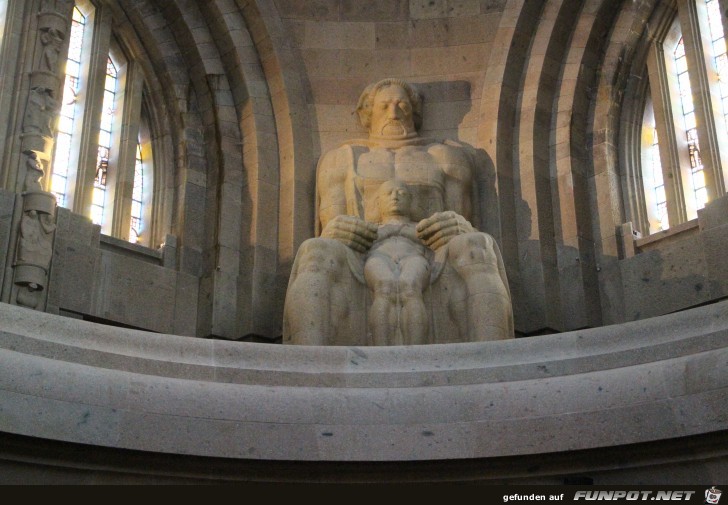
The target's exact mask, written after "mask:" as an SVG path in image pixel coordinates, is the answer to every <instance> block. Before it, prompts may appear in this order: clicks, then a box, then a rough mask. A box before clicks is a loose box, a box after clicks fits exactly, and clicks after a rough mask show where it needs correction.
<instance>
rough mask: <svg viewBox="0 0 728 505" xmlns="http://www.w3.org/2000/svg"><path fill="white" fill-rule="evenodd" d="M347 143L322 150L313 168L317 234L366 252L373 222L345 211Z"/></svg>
mask: <svg viewBox="0 0 728 505" xmlns="http://www.w3.org/2000/svg"><path fill="white" fill-rule="evenodd" d="M349 156H350V151H349V149H348V147H340V148H338V149H334V150H332V151H329V152H328V153H326V155H325V156H324V157H323V158H322V159H321V162H320V163H319V166H318V170H317V178H316V184H317V188H318V195H319V197H318V206H319V207H318V213H319V220H320V222H321V237H323V238H331V239H335V240H338V241H339V242H341V243H343V244H344V245H346V246H347V247H350V248H352V249H353V250H355V251H358V252H366V251H367V250H368V249H369V248H370V247H371V245H372V243H373V242H374V241H375V240H376V238H377V226H376V225H375V224H373V223H368V222H366V221H364V220H363V219H360V218H359V217H357V216H350V215H348V214H347V202H346V176H347V170H348V167H349V164H350V161H349V159H348V158H349Z"/></svg>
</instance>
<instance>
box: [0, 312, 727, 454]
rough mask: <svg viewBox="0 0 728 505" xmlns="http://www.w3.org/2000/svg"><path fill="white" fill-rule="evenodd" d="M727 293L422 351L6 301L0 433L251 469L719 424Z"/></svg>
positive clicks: (621, 440) (536, 449)
mask: <svg viewBox="0 0 728 505" xmlns="http://www.w3.org/2000/svg"><path fill="white" fill-rule="evenodd" d="M727 400H728V301H723V302H720V303H716V304H712V305H708V306H704V307H699V308H694V309H691V310H688V311H684V312H680V313H676V314H671V315H667V316H661V317H657V318H653V319H647V320H642V321H637V322H633V323H627V324H622V325H616V326H606V327H601V328H595V329H590V330H583V331H574V332H567V333H561V334H557V335H550V336H541V337H533V338H526V339H517V340H508V341H499V342H485V343H468V344H449V345H426V346H414V347H367V348H350V347H309V346H281V345H270V344H255V343H240V342H229V341H221V340H201V339H193V338H187V337H180V336H173V335H162V334H154V333H148V332H144V331H137V330H129V329H123V328H116V327H110V326H103V325H99V324H94V323H89V322H84V321H79V320H75V319H70V318H63V317H58V316H54V315H50V314H45V313H40V312H36V311H31V310H27V309H24V308H22V307H16V306H11V305H7V304H0V432H5V433H11V434H16V435H27V436H31V437H38V438H42V439H51V440H58V441H67V442H75V443H83V444H93V445H96V446H105V447H112V448H126V449H138V450H144V451H155V452H162V453H173V454H187V455H199V456H216V457H223V458H238V459H253V460H297V461H370V462H372V461H404V460H445V459H468V458H487V457H497V456H518V455H529V454H544V453H552V452H563V451H572V450H579V449H589V448H599V447H610V446H617V445H623V444H634V443H639V442H648V441H658V440H669V439H676V438H681V437H687V436H690V435H699V434H709V433H713V432H719V431H721V430H726V429H727V428H728V409H726V408H725V405H726V404H727Z"/></svg>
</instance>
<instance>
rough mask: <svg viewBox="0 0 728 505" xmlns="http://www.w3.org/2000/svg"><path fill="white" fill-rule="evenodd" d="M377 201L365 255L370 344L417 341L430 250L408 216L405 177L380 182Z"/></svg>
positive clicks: (422, 330) (423, 319) (423, 320)
mask: <svg viewBox="0 0 728 505" xmlns="http://www.w3.org/2000/svg"><path fill="white" fill-rule="evenodd" d="M377 201H378V204H379V213H380V216H381V220H382V224H381V225H380V226H379V228H378V229H377V240H375V241H374V243H373V244H372V246H371V248H370V249H369V252H368V253H367V255H366V257H365V260H364V279H365V280H366V284H367V286H369V289H370V291H371V293H372V298H373V300H372V307H371V309H369V330H370V331H371V335H372V338H373V343H374V345H401V344H412V343H417V339H418V338H419V336H420V335H422V334H426V333H427V329H428V320H427V310H426V308H425V302H424V299H423V296H424V291H425V289H426V288H427V286H428V285H429V284H430V270H431V268H430V261H431V258H432V254H431V253H432V250H431V249H429V248H428V247H427V246H425V244H424V243H422V241H421V240H420V239H419V237H418V236H417V229H416V224H417V223H415V222H414V221H412V220H411V219H410V212H411V204H412V195H411V194H410V192H409V189H408V188H407V186H406V185H405V184H404V183H403V182H401V181H398V180H394V181H387V182H385V183H384V184H382V185H381V186H380V187H379V191H378V192H377Z"/></svg>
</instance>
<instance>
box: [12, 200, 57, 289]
mask: <svg viewBox="0 0 728 505" xmlns="http://www.w3.org/2000/svg"><path fill="white" fill-rule="evenodd" d="M55 229H56V225H55V223H54V222H53V216H51V215H50V214H46V213H45V212H38V211H35V210H29V211H26V212H25V213H24V214H23V217H22V219H21V221H20V246H19V247H18V257H17V263H20V264H24V265H38V266H41V267H43V268H48V265H49V264H50V262H51V255H52V254H53V247H52V243H53V235H52V234H53V231H55ZM32 288H33V286H31V289H32Z"/></svg>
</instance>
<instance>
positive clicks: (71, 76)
mask: <svg viewBox="0 0 728 505" xmlns="http://www.w3.org/2000/svg"><path fill="white" fill-rule="evenodd" d="M85 33H86V17H85V16H84V15H83V14H82V13H81V11H80V10H78V7H74V9H73V21H72V23H71V37H70V42H69V47H68V60H67V61H66V80H65V83H64V86H63V98H62V101H61V113H60V116H59V119H58V133H57V135H56V148H55V149H56V150H55V154H54V156H53V168H52V174H53V175H52V176H51V192H52V193H53V194H54V195H56V199H57V201H58V205H60V206H61V207H67V206H68V205H69V202H68V178H69V176H70V175H71V174H70V171H71V170H72V168H71V166H70V165H71V149H72V146H73V133H74V124H75V121H76V113H77V111H78V109H79V104H78V103H77V98H78V93H79V91H80V89H81V51H82V48H83V38H84V36H85Z"/></svg>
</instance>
